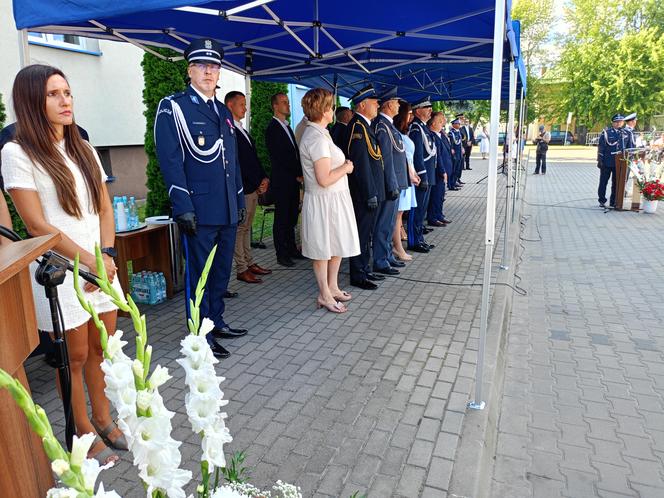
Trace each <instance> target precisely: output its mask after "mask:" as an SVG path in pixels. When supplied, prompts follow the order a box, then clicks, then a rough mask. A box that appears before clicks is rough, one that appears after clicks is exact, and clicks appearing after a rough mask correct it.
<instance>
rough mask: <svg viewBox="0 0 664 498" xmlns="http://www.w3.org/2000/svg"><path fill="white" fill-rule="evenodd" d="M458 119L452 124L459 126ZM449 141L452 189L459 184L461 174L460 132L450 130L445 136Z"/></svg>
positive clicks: (461, 151) (461, 149)
mask: <svg viewBox="0 0 664 498" xmlns="http://www.w3.org/2000/svg"><path fill="white" fill-rule="evenodd" d="M459 123H460V121H459V118H456V119H455V120H453V121H452V124H453V125H454V124H459ZM447 136H448V137H449V139H450V145H451V146H452V164H453V170H454V174H453V179H452V189H456V188H458V184H459V183H460V182H461V172H462V171H463V161H464V158H463V154H464V150H463V137H462V136H461V131H459V130H457V129H456V128H454V127H452V128H450V132H449V133H448V135H447Z"/></svg>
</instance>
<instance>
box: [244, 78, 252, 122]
mask: <svg viewBox="0 0 664 498" xmlns="http://www.w3.org/2000/svg"><path fill="white" fill-rule="evenodd" d="M244 96H245V98H246V99H247V113H246V114H245V115H244V127H245V129H246V130H247V131H249V133H251V76H250V75H249V74H245V75H244Z"/></svg>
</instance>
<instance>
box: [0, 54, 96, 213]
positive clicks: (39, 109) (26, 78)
mask: <svg viewBox="0 0 664 498" xmlns="http://www.w3.org/2000/svg"><path fill="white" fill-rule="evenodd" d="M54 75H59V76H62V77H63V78H64V79H65V80H66V79H67V78H66V77H65V75H64V73H63V72H62V71H60V70H59V69H57V68H54V67H52V66H46V65H43V64H33V65H31V66H27V67H24V68H23V69H21V70H20V71H19V72H18V74H17V75H16V79H15V80H14V88H13V89H12V100H13V102H14V112H15V113H16V138H15V141H16V143H18V144H19V145H20V146H21V148H22V149H23V150H24V151H25V153H26V154H27V155H28V157H29V158H30V160H31V161H32V162H33V163H35V165H36V166H37V167H39V168H42V169H43V170H44V171H46V173H48V175H49V176H50V177H51V179H52V180H53V183H54V184H55V190H56V192H57V194H58V201H59V202H60V205H61V206H62V209H63V210H64V211H65V212H66V213H67V214H69V215H71V216H75V217H76V218H81V217H82V214H83V213H82V211H81V206H80V204H79V202H78V196H77V193H76V182H75V181H74V176H73V175H72V172H71V171H70V170H69V168H68V167H67V165H66V163H65V158H64V157H63V156H62V153H61V152H60V151H59V150H58V148H57V146H56V143H55V141H56V132H55V129H54V127H53V125H52V124H51V123H50V122H49V120H48V118H47V116H46V82H47V81H48V79H49V78H50V77H51V76H54ZM64 141H65V151H66V152H67V155H68V156H69V157H70V158H71V160H72V161H73V162H74V163H75V164H76V165H77V166H78V168H79V170H80V171H81V174H82V175H83V178H84V179H85V184H86V186H87V190H88V196H89V199H90V202H91V204H92V206H93V210H94V212H95V213H97V214H98V213H99V212H100V211H101V205H102V182H101V171H100V170H99V165H98V163H97V159H96V158H95V156H94V153H93V151H92V147H91V146H90V145H89V144H88V143H87V142H85V140H83V139H82V138H81V134H80V132H79V131H78V127H77V126H76V123H74V122H73V121H72V124H71V125H65V127H64Z"/></svg>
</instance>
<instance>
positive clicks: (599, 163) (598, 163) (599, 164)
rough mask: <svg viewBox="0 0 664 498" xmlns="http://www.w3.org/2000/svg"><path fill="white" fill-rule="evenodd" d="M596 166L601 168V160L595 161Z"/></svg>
mask: <svg viewBox="0 0 664 498" xmlns="http://www.w3.org/2000/svg"><path fill="white" fill-rule="evenodd" d="M597 167H598V168H599V169H602V161H597Z"/></svg>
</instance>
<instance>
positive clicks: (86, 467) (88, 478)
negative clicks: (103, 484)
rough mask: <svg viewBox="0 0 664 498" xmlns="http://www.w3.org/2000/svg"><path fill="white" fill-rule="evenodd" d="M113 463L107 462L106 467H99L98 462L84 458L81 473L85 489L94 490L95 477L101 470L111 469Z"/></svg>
mask: <svg viewBox="0 0 664 498" xmlns="http://www.w3.org/2000/svg"><path fill="white" fill-rule="evenodd" d="M113 463H114V462H109V463H107V464H106V465H99V462H98V461H97V460H95V459H94V458H86V459H85V460H83V464H82V465H81V473H82V474H83V482H84V483H85V487H86V489H90V490H92V489H95V483H96V482H97V477H98V476H99V473H100V472H101V471H102V470H106V469H110V468H111V467H113Z"/></svg>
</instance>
